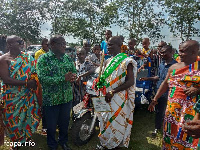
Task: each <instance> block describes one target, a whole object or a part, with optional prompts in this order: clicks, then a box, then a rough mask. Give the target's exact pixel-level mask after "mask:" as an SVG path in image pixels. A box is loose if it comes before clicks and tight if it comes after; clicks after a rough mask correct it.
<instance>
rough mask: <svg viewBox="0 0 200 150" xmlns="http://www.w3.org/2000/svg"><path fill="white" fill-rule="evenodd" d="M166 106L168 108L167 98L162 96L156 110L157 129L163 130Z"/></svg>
mask: <svg viewBox="0 0 200 150" xmlns="http://www.w3.org/2000/svg"><path fill="white" fill-rule="evenodd" d="M166 106H167V97H163V96H161V97H160V98H159V99H158V104H157V105H156V108H155V109H156V118H155V129H161V127H162V125H163V119H164V116H165V110H166Z"/></svg>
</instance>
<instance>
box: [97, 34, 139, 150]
mask: <svg viewBox="0 0 200 150" xmlns="http://www.w3.org/2000/svg"><path fill="white" fill-rule="evenodd" d="M121 45H122V41H121V39H120V37H117V36H114V37H112V38H111V39H109V41H108V50H109V53H110V54H111V55H112V56H113V57H112V58H110V59H108V60H107V61H106V63H105V66H104V70H103V73H102V75H101V77H100V80H99V82H98V83H97V87H98V88H99V89H100V91H101V90H103V93H104V94H105V100H106V102H107V103H109V105H110V108H111V112H102V113H99V114H98V118H99V121H100V134H99V139H100V143H101V145H97V148H96V149H105V148H108V149H114V148H117V147H128V145H129V141H130V135H131V128H132V124H133V111H134V106H135V104H134V99H135V83H136V73H137V68H136V66H137V63H136V62H135V61H134V60H133V59H132V58H130V57H128V56H127V54H125V53H120V50H121Z"/></svg>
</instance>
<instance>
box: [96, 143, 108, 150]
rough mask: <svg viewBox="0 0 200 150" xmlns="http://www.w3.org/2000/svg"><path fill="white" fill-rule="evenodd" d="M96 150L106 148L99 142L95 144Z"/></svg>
mask: <svg viewBox="0 0 200 150" xmlns="http://www.w3.org/2000/svg"><path fill="white" fill-rule="evenodd" d="M96 150H106V148H105V147H103V146H102V145H100V144H97V146H96Z"/></svg>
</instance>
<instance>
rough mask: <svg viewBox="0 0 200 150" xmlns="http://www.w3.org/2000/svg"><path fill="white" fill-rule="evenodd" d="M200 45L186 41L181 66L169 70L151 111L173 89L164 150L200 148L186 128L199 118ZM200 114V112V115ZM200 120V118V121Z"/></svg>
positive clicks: (164, 127)
mask: <svg viewBox="0 0 200 150" xmlns="http://www.w3.org/2000/svg"><path fill="white" fill-rule="evenodd" d="M198 49H199V43H198V42H197V41H194V40H190V41H186V42H184V43H183V44H181V46H180V48H179V56H180V59H181V62H180V63H176V64H174V65H172V66H171V67H170V68H169V71H168V74H167V76H166V78H165V80H164V81H163V82H162V84H161V86H160V88H159V89H158V91H157V93H156V95H155V97H154V99H153V100H152V103H151V104H150V106H149V110H150V111H153V109H154V106H155V105H156V104H157V100H158V98H159V97H160V96H161V95H162V94H163V93H165V91H166V90H167V89H168V88H169V94H168V102H167V108H166V112H165V118H164V124H163V134H164V135H163V149H164V150H169V149H177V150H178V149H185V150H186V149H187V150H192V149H196V148H197V143H198V139H194V138H193V137H192V136H190V135H188V134H187V132H185V130H183V125H184V124H185V123H186V122H188V121H190V120H193V119H196V117H195V118H194V116H195V113H196V112H195V109H194V106H195V105H199V102H198V97H199V96H197V95H199V94H200V92H199V88H200V59H198V58H197V54H198ZM198 113H199V112H198ZM198 119H199V118H198Z"/></svg>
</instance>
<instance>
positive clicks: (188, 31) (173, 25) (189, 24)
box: [163, 0, 200, 41]
mask: <svg viewBox="0 0 200 150" xmlns="http://www.w3.org/2000/svg"><path fill="white" fill-rule="evenodd" d="M163 5H164V6H165V7H166V9H165V11H166V13H168V16H169V17H168V19H167V21H166V22H167V25H168V26H169V28H170V31H171V32H172V33H173V35H174V36H175V37H180V38H181V39H182V41H184V40H188V39H190V37H194V36H199V33H200V30H199V27H198V26H197V25H195V24H196V23H198V22H199V19H200V18H199V8H200V2H199V0H165V1H164V2H163Z"/></svg>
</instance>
